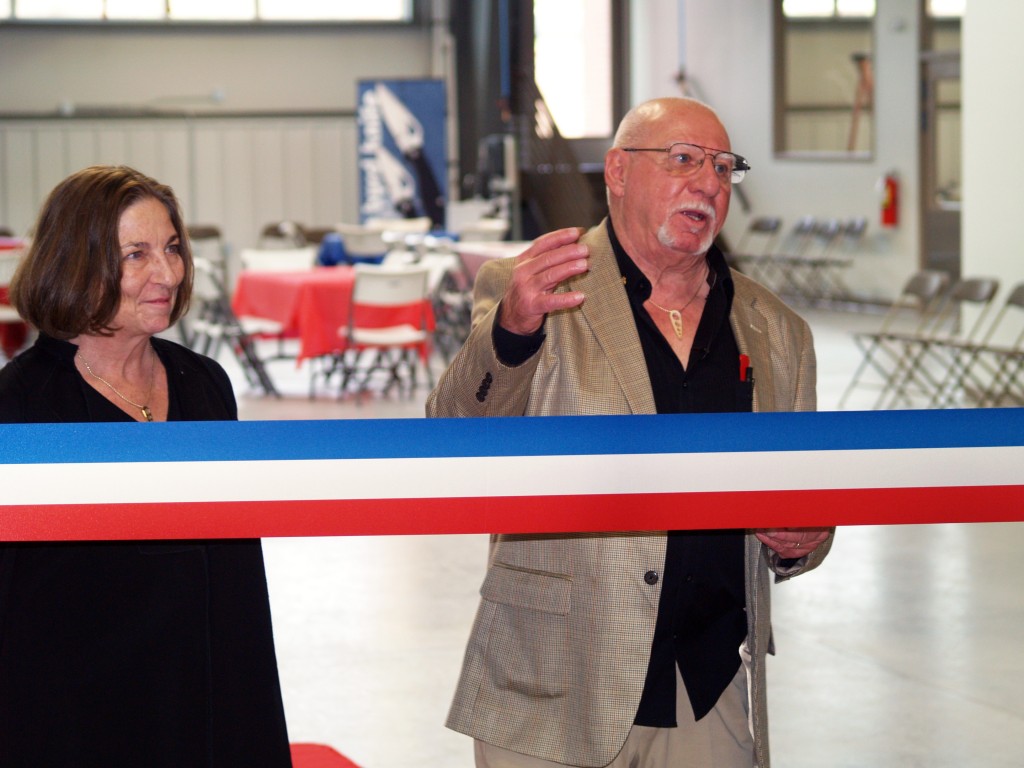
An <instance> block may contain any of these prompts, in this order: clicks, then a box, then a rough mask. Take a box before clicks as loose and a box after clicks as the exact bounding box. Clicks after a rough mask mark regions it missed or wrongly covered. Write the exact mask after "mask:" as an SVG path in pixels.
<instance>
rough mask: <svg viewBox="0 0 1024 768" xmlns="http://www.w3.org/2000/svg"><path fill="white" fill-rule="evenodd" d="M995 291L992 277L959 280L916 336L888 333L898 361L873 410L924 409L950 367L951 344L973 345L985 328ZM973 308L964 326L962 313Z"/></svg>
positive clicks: (994, 282) (996, 289)
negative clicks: (897, 354) (972, 315)
mask: <svg viewBox="0 0 1024 768" xmlns="http://www.w3.org/2000/svg"><path fill="white" fill-rule="evenodd" d="M998 291H999V281H998V280H996V279H995V278H988V277H980V278H963V279H961V280H958V281H957V282H956V283H954V285H953V286H952V287H951V288H950V289H949V292H948V293H947V294H946V297H945V299H944V300H943V307H942V309H941V310H940V311H939V312H938V313H937V315H936V318H935V320H934V321H933V323H932V324H931V325H930V326H929V327H928V328H927V329H926V330H925V331H924V332H923V333H917V334H891V335H890V341H891V342H892V343H894V344H895V345H897V346H898V347H899V349H900V357H899V362H898V364H897V366H896V368H895V370H894V371H893V372H892V375H891V376H890V377H889V379H888V380H887V381H886V384H885V387H884V388H883V390H882V393H881V395H880V396H879V398H878V400H877V402H876V404H875V408H876V409H879V408H915V407H927V406H928V404H930V403H931V401H932V398H933V397H934V396H935V392H936V391H938V389H939V387H940V386H941V382H942V380H943V379H944V377H945V375H946V372H947V371H948V370H949V369H950V367H951V366H952V364H953V363H952V359H951V354H952V353H951V352H950V350H951V348H952V347H951V345H953V344H956V343H973V342H975V341H976V340H977V339H978V338H980V334H981V333H982V331H983V329H984V328H985V325H986V320H987V317H988V315H989V311H990V310H991V308H992V306H993V299H994V298H995V296H996V293H997V292H998ZM968 307H974V308H976V313H975V319H974V321H973V322H971V323H970V324H969V325H968V326H966V327H964V322H963V320H964V315H965V312H964V310H965V309H966V308H968Z"/></svg>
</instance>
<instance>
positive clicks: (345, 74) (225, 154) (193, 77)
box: [0, 26, 436, 250]
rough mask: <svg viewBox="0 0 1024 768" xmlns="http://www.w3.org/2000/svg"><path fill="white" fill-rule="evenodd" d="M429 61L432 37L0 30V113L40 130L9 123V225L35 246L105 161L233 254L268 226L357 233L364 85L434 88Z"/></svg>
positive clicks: (4, 137)
mask: <svg viewBox="0 0 1024 768" xmlns="http://www.w3.org/2000/svg"><path fill="white" fill-rule="evenodd" d="M432 53H433V52H432V47H431V34H430V30H429V29H425V28H422V27H391V28H381V27H359V28H353V27H348V28H343V27H337V26H325V27H322V28H312V27H304V28H285V27H276V28H270V29H259V30H256V29H228V28H223V27H211V28H200V27H188V28H176V29H163V28H156V29H145V28H141V27H130V28H112V29H108V28H103V27H97V26H81V27H45V26H37V27H33V26H23V27H7V28H2V27H0V113H7V114H12V113H13V114H20V115H28V116H34V117H31V118H30V117H22V118H19V119H9V120H3V121H0V223H3V224H5V225H7V226H10V227H11V228H12V229H14V230H15V232H17V233H19V234H25V233H26V232H27V231H28V230H29V228H30V226H31V225H32V223H33V221H34V218H35V215H36V211H37V210H38V208H39V206H40V204H41V203H42V200H43V199H44V197H45V196H46V194H47V193H48V192H49V190H50V189H51V188H52V187H53V186H54V185H55V184H56V183H57V182H58V181H59V180H60V179H62V178H64V177H65V176H66V175H68V174H69V173H71V172H73V171H75V170H78V169H79V168H82V167H84V166H86V165H90V164H94V163H126V164H129V165H133V166H135V167H138V168H139V169H140V170H142V171H144V172H146V173H149V174H150V175H153V176H155V177H156V178H158V179H160V180H161V181H164V182H166V183H168V184H171V185H172V186H173V187H174V188H175V190H176V192H177V193H178V195H179V197H180V198H181V200H182V204H183V208H184V212H185V216H186V220H187V221H189V222H191V223H202V224H216V225H219V226H220V227H221V229H222V231H223V232H224V234H225V237H226V239H227V240H228V242H229V243H230V244H231V245H232V246H234V248H235V249H236V250H237V249H239V248H242V247H246V246H249V245H253V244H255V242H256V241H257V239H258V235H259V230H260V229H261V228H262V226H263V225H264V224H267V223H269V222H271V221H276V220H281V219H293V220H296V221H299V222H300V223H302V224H305V225H308V226H329V225H331V224H334V223H336V222H339V221H357V220H358V190H357V184H358V172H357V166H356V157H357V150H356V122H355V118H354V117H353V116H351V115H350V114H349V115H346V111H349V112H351V110H354V107H355V100H356V86H357V82H358V81H359V80H361V79H369V78H378V77H379V78H388V79H390V78H421V77H429V76H431V74H432V68H433V67H434V66H436V62H435V61H434V60H433V57H432ZM215 95H216V96H217V97H218V98H214V96H215ZM221 95H222V96H223V98H222V99H219V97H220V96H221ZM96 110H105V111H106V112H107V113H110V112H114V113H122V114H140V113H142V114H144V113H145V111H146V110H161V111H174V112H177V113H178V116H177V117H157V118H152V117H126V116H120V117H116V118H106V119H91V118H89V117H87V115H88V114H89V113H90V112H95V111H96ZM275 112H279V113H281V114H280V115H279V116H253V115H252V113H275ZM62 113H65V114H66V115H67V116H63V117H62V116H61V114H62ZM287 113H293V114H292V115H288V114H287ZM300 113H307V114H300ZM317 113H324V114H317ZM330 113H333V114H330ZM229 114H231V115H233V116H230V117H229V116H228V115H229ZM239 115H242V116H239ZM246 115H248V116H246Z"/></svg>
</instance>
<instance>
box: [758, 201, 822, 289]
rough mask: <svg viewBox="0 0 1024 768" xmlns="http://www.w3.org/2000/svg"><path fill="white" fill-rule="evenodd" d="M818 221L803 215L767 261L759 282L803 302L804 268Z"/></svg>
mask: <svg viewBox="0 0 1024 768" xmlns="http://www.w3.org/2000/svg"><path fill="white" fill-rule="evenodd" d="M817 231H818V220H817V219H816V218H815V217H814V216H801V217H800V218H799V219H797V222H796V224H794V225H793V228H792V229H791V230H790V231H789V233H787V234H786V236H785V237H784V238H783V240H782V243H781V244H780V245H779V247H778V249H777V250H776V251H775V252H773V253H772V254H770V256H768V258H766V259H765V260H764V264H763V269H762V271H761V272H760V279H761V280H762V282H764V283H765V285H767V286H768V287H769V288H771V289H772V290H773V291H775V292H776V293H778V294H780V295H785V296H787V297H790V298H796V299H800V298H802V297H803V295H804V293H805V287H804V282H803V275H802V272H803V269H804V266H805V258H806V254H807V253H808V251H809V250H810V248H811V246H812V244H813V242H814V235H815V232H817Z"/></svg>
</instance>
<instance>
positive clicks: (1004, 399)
mask: <svg viewBox="0 0 1024 768" xmlns="http://www.w3.org/2000/svg"><path fill="white" fill-rule="evenodd" d="M1015 320H1016V321H1017V323H1018V328H1017V329H1016V335H1015V336H1014V329H1013V328H1012V327H1009V326H1011V324H1012V322H1013V321H1015ZM1004 339H1008V340H1009V342H1008V343H1005V342H1004V341H1003V340H1004ZM943 347H944V349H943V352H944V353H945V354H946V355H947V356H948V357H949V360H950V366H949V369H948V370H947V372H946V375H945V377H944V378H943V379H942V380H941V381H940V383H939V386H938V387H937V388H936V390H935V393H934V395H933V397H932V400H931V403H930V404H929V405H930V407H932V408H949V407H966V406H971V405H974V406H978V407H985V406H990V407H997V406H1001V405H1013V406H1021V405H1024V386H1022V382H1021V370H1022V368H1024V283H1020V284H1018V285H1017V286H1016V287H1015V288H1014V289H1013V290H1012V291H1010V293H1009V295H1008V296H1007V297H1006V300H1005V301H1004V302H1003V304H1002V306H1001V307H1000V308H999V311H998V312H997V313H996V315H995V317H994V318H993V320H992V322H991V323H990V324H989V326H988V328H987V329H986V331H985V333H984V334H983V335H982V337H981V339H980V340H979V341H977V342H970V341H947V342H944V343H943Z"/></svg>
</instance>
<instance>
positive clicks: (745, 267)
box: [725, 216, 782, 288]
mask: <svg viewBox="0 0 1024 768" xmlns="http://www.w3.org/2000/svg"><path fill="white" fill-rule="evenodd" d="M781 230H782V219H781V218H779V217H778V216H757V217H755V218H753V219H751V220H750V224H748V225H747V228H746V229H745V230H744V231H743V234H742V235H741V236H740V239H739V240H738V241H737V243H736V247H735V248H732V249H730V252H729V253H728V254H726V257H725V259H726V261H727V262H729V264H730V266H733V267H735V268H736V269H738V270H739V271H740V272H743V273H744V274H746V275H748V276H749V277H751V278H752V279H754V280H757V281H758V282H760V283H763V284H764V285H766V286H768V287H769V288H771V287H772V286H771V284H770V281H769V280H767V279H766V276H765V275H764V274H762V272H764V271H765V267H766V262H768V263H769V264H770V259H771V254H772V253H773V252H774V251H775V243H776V241H777V240H778V238H779V232H780V231H781Z"/></svg>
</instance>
